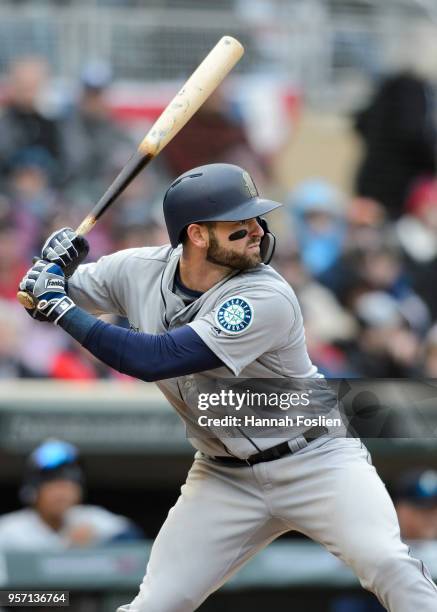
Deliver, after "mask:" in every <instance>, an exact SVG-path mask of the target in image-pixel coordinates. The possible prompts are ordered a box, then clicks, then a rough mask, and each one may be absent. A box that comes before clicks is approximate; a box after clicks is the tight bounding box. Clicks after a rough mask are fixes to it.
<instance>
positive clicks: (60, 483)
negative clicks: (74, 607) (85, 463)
mask: <svg viewBox="0 0 437 612" xmlns="http://www.w3.org/2000/svg"><path fill="white" fill-rule="evenodd" d="M83 484H84V476H83V472H82V469H81V467H80V465H79V461H78V452H77V449H76V448H75V447H74V446H73V445H72V444H68V443H67V442H63V441H61V440H47V441H46V442H44V443H43V444H41V445H40V446H39V447H38V448H36V449H35V450H34V451H33V453H32V454H31V455H30V457H29V459H28V462H27V468H26V473H25V476H24V482H23V486H22V488H21V491H20V497H21V500H22V502H23V504H26V506H27V507H26V508H23V509H22V510H17V511H15V512H11V513H9V514H5V515H3V516H2V517H0V550H49V549H55V550H59V549H63V548H71V547H78V546H80V547H83V546H96V545H102V544H107V543H109V542H114V541H118V540H128V539H137V538H139V537H141V535H142V534H141V532H140V530H139V529H138V528H137V527H136V526H135V525H134V524H133V523H132V522H131V521H130V520H128V519H126V518H125V517H123V516H118V515H115V514H112V513H111V512H109V511H108V510H105V509H104V508H100V507H98V506H89V505H82V504H81V498H82V494H83Z"/></svg>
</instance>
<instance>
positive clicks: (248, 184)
mask: <svg viewBox="0 0 437 612" xmlns="http://www.w3.org/2000/svg"><path fill="white" fill-rule="evenodd" d="M242 176H243V182H244V188H245V189H246V191H247V193H248V194H249V196H250V197H251V198H256V196H257V195H258V189H257V188H256V187H255V183H254V182H253V179H252V177H251V176H250V174H249V173H248V172H246V170H244V171H243V174H242Z"/></svg>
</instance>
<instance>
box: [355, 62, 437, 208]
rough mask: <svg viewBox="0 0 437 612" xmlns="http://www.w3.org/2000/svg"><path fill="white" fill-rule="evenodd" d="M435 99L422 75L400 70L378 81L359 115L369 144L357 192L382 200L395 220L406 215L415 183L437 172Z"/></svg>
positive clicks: (359, 127) (358, 121) (359, 124)
mask: <svg viewBox="0 0 437 612" xmlns="http://www.w3.org/2000/svg"><path fill="white" fill-rule="evenodd" d="M432 99H433V97H432V90H431V87H430V85H429V83H428V82H427V81H426V80H425V79H424V78H423V77H421V76H418V75H417V76H416V75H415V74H413V73H410V72H401V73H399V74H395V75H393V76H389V77H387V78H386V79H385V80H384V81H383V82H382V83H381V84H380V85H379V87H378V90H377V91H376V93H375V96H374V98H373V100H372V101H371V102H370V104H369V106H368V107H367V108H365V109H364V110H362V111H361V112H360V113H358V115H357V118H356V129H357V131H358V132H359V134H360V135H361V136H362V138H363V140H364V144H365V153H364V158H363V161H362V163H361V166H360V167H359V169H358V172H357V177H356V191H357V193H358V194H359V195H362V196H366V197H370V198H374V199H375V200H377V201H379V202H381V203H382V204H383V205H384V206H385V207H386V209H387V212H388V214H389V216H390V217H391V218H393V219H396V218H398V217H399V216H400V215H401V214H402V210H403V205H404V202H405V198H406V196H407V193H408V191H409V189H410V188H411V185H412V184H413V182H414V181H415V180H417V179H418V178H419V177H421V176H423V175H430V174H434V172H435V170H436V156H435V148H436V126H435V123H434V120H433V110H434V109H433V103H432Z"/></svg>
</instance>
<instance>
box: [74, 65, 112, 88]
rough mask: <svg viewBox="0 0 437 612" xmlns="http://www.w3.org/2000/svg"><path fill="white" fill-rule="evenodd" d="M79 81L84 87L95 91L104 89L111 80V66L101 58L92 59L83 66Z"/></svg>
mask: <svg viewBox="0 0 437 612" xmlns="http://www.w3.org/2000/svg"><path fill="white" fill-rule="evenodd" d="M80 81H81V83H82V86H83V87H85V88H86V89H92V90H96V91H100V90H102V89H105V88H106V87H108V86H109V85H110V84H111V81H112V70H111V67H110V66H109V64H107V63H106V62H104V61H102V60H92V61H90V62H88V63H87V64H86V65H85V66H84V68H83V70H82V72H81V74H80Z"/></svg>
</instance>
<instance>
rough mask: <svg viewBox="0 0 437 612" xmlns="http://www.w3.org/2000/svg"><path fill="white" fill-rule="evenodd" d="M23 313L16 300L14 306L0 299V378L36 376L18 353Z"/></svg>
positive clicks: (20, 343) (20, 342)
mask: <svg viewBox="0 0 437 612" xmlns="http://www.w3.org/2000/svg"><path fill="white" fill-rule="evenodd" d="M0 240H1V237H0ZM15 291H16V288H15ZM23 314H24V313H23V312H22V308H21V306H20V305H19V304H18V302H17V303H16V306H15V305H13V304H11V303H10V302H8V301H6V300H2V299H0V380H1V379H7V378H22V377H36V376H38V374H39V373H38V372H35V371H33V370H32V369H31V368H30V367H29V366H28V365H27V364H26V363H25V362H24V361H23V360H22V358H21V355H20V348H21V345H22V330H23V327H22V324H21V323H22V320H23V317H22V315H23Z"/></svg>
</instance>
